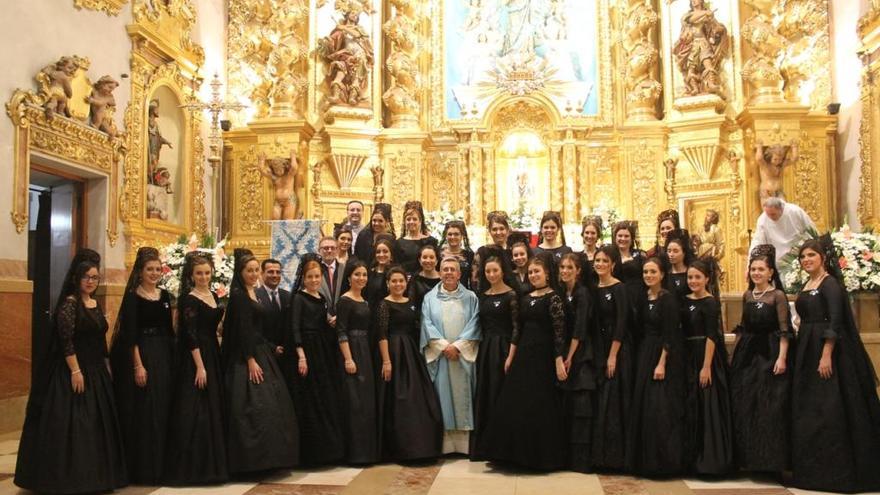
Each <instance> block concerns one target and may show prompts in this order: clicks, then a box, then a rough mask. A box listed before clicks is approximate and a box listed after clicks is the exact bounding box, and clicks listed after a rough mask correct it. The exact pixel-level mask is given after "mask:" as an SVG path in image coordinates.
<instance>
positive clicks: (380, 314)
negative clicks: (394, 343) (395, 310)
mask: <svg viewBox="0 0 880 495" xmlns="http://www.w3.org/2000/svg"><path fill="white" fill-rule="evenodd" d="M376 321H377V323H376V333H377V334H378V335H377V336H376V338H377V340H388V326H389V325H390V324H391V312H390V311H389V308H388V302H387V301H385V300H384V299H383V300H382V301H380V302H379V306H378V307H377V308H376Z"/></svg>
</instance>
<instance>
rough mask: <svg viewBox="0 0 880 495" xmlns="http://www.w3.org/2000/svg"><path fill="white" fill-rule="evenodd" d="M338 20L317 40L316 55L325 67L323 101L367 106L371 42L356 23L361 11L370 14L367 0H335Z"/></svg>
mask: <svg viewBox="0 0 880 495" xmlns="http://www.w3.org/2000/svg"><path fill="white" fill-rule="evenodd" d="M334 6H335V8H336V11H337V13H338V14H340V16H341V17H340V19H339V20H338V21H337V24H336V27H334V28H333V30H332V31H331V32H330V34H328V35H327V36H324V37H323V38H321V39H319V40H318V47H317V51H318V55H319V56H320V57H321V59H322V60H323V61H324V63H325V64H326V66H327V70H326V82H327V93H326V99H327V100H326V101H327V103H328V104H329V105H342V106H349V107H369V106H370V90H369V88H370V77H371V73H372V70H373V63H374V60H373V42H372V41H371V40H370V35H369V33H368V32H367V30H365V29H364V28H363V27H361V25H360V18H361V14H367V15H368V16H369V15H371V14H373V10H372V7H371V6H370V2H369V0H335V3H334Z"/></svg>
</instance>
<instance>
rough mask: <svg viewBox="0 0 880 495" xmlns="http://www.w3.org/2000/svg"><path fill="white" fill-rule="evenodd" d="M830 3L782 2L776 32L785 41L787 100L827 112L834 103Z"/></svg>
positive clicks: (778, 4)
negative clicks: (832, 98) (826, 108)
mask: <svg viewBox="0 0 880 495" xmlns="http://www.w3.org/2000/svg"><path fill="white" fill-rule="evenodd" d="M828 4H829V2H828V0H779V1H778V2H776V4H775V5H774V8H773V13H774V17H775V18H776V20H775V23H776V29H777V30H778V31H779V33H780V34H781V35H782V36H784V37H785V39H786V43H785V49H784V51H783V57H782V66H781V72H782V76H783V77H784V78H785V93H786V97H787V98H788V99H790V100H793V101H800V102H801V103H803V104H809V105H810V106H811V107H812V109H813V110H821V109H824V108H825V107H826V106H827V105H828V104H829V103H830V102H831V71H829V70H828V67H830V65H831V39H830V37H831V35H830V29H831V27H830V22H829V19H830V17H831V16H830V15H829V11H828Z"/></svg>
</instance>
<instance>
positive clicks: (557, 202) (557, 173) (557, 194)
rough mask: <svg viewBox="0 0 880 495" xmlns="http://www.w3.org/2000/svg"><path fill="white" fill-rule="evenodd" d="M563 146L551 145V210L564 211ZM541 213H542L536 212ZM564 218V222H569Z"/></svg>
mask: <svg viewBox="0 0 880 495" xmlns="http://www.w3.org/2000/svg"><path fill="white" fill-rule="evenodd" d="M561 153H562V146H561V145H560V144H558V143H551V144H550V209H551V210H553V211H562V202H563V196H564V193H565V191H564V185H563V182H562V181H563V177H562V160H561V158H562V157H561V156H560V155H561ZM536 213H540V212H536ZM567 220H568V219H567V218H563V221H567Z"/></svg>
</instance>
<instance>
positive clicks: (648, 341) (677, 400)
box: [626, 335, 685, 475]
mask: <svg viewBox="0 0 880 495" xmlns="http://www.w3.org/2000/svg"><path fill="white" fill-rule="evenodd" d="M662 352H663V343H662V341H661V340H660V338H659V337H657V336H655V335H646V336H645V337H644V339H643V340H642V345H641V347H640V348H639V356H638V359H637V363H636V373H635V389H634V393H633V402H632V411H631V413H630V422H629V429H628V431H627V442H628V444H627V447H626V457H627V463H626V464H627V470H628V471H630V472H632V473H637V474H644V475H672V474H678V473H681V472H683V471H684V468H685V465H684V461H685V457H684V398H685V392H684V356H683V355H682V350H681V348H679V349H672V350H670V351H669V352H668V353H667V356H666V377H665V378H664V379H663V380H655V379H654V369H655V368H656V367H657V363H658V362H659V361H660V355H661V353H662Z"/></svg>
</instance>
